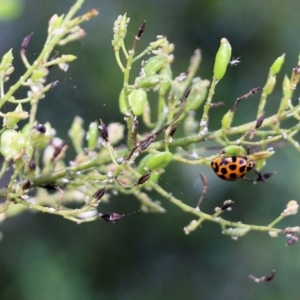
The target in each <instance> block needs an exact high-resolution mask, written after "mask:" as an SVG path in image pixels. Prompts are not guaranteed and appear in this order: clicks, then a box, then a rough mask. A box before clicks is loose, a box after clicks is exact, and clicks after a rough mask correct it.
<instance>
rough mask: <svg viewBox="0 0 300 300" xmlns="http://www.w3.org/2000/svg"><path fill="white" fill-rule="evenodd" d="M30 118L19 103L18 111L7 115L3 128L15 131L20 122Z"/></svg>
mask: <svg viewBox="0 0 300 300" xmlns="http://www.w3.org/2000/svg"><path fill="white" fill-rule="evenodd" d="M28 116H29V114H28V112H27V111H24V110H23V107H22V104H21V103H19V104H18V105H17V107H16V109H15V110H14V111H12V112H8V113H6V114H5V117H4V119H3V126H4V127H6V128H9V129H14V128H15V127H17V126H16V124H17V123H18V122H19V121H20V120H24V119H27V118H28Z"/></svg>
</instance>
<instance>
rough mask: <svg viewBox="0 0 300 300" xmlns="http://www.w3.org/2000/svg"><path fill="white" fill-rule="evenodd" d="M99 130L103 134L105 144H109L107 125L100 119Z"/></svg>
mask: <svg viewBox="0 0 300 300" xmlns="http://www.w3.org/2000/svg"><path fill="white" fill-rule="evenodd" d="M99 129H100V133H101V136H102V138H103V140H104V141H105V142H108V131H107V128H106V125H105V124H104V122H103V121H102V120H101V119H100V125H99Z"/></svg>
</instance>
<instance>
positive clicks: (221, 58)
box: [214, 38, 231, 80]
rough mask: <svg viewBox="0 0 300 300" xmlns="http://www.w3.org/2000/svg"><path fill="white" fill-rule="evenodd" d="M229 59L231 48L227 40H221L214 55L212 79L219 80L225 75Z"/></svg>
mask: <svg viewBox="0 0 300 300" xmlns="http://www.w3.org/2000/svg"><path fill="white" fill-rule="evenodd" d="M230 58H231V46H230V44H229V42H228V40H227V39H225V38H222V39H221V45H220V47H219V50H218V52H217V54H216V58H215V65H214V78H215V79H216V80H221V79H222V78H223V76H224V75H225V73H226V69H227V66H228V64H229V61H230Z"/></svg>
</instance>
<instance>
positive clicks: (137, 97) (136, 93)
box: [128, 89, 147, 116]
mask: <svg viewBox="0 0 300 300" xmlns="http://www.w3.org/2000/svg"><path fill="white" fill-rule="evenodd" d="M128 100H129V103H130V105H131V110H132V112H133V113H134V115H136V116H140V115H141V114H142V113H143V112H144V108H145V104H146V102H147V93H146V92H145V91H144V90H142V89H138V90H133V91H132V92H131V93H130V94H129V96H128Z"/></svg>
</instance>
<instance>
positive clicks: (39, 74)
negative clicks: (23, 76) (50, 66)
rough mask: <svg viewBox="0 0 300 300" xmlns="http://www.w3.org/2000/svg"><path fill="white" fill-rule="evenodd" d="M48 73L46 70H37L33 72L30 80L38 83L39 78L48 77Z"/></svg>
mask: <svg viewBox="0 0 300 300" xmlns="http://www.w3.org/2000/svg"><path fill="white" fill-rule="evenodd" d="M48 73H49V71H48V70H46V69H38V70H35V71H33V73H32V75H31V80H32V81H33V82H36V81H38V80H39V79H41V78H44V77H46V76H47V75H48Z"/></svg>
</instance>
